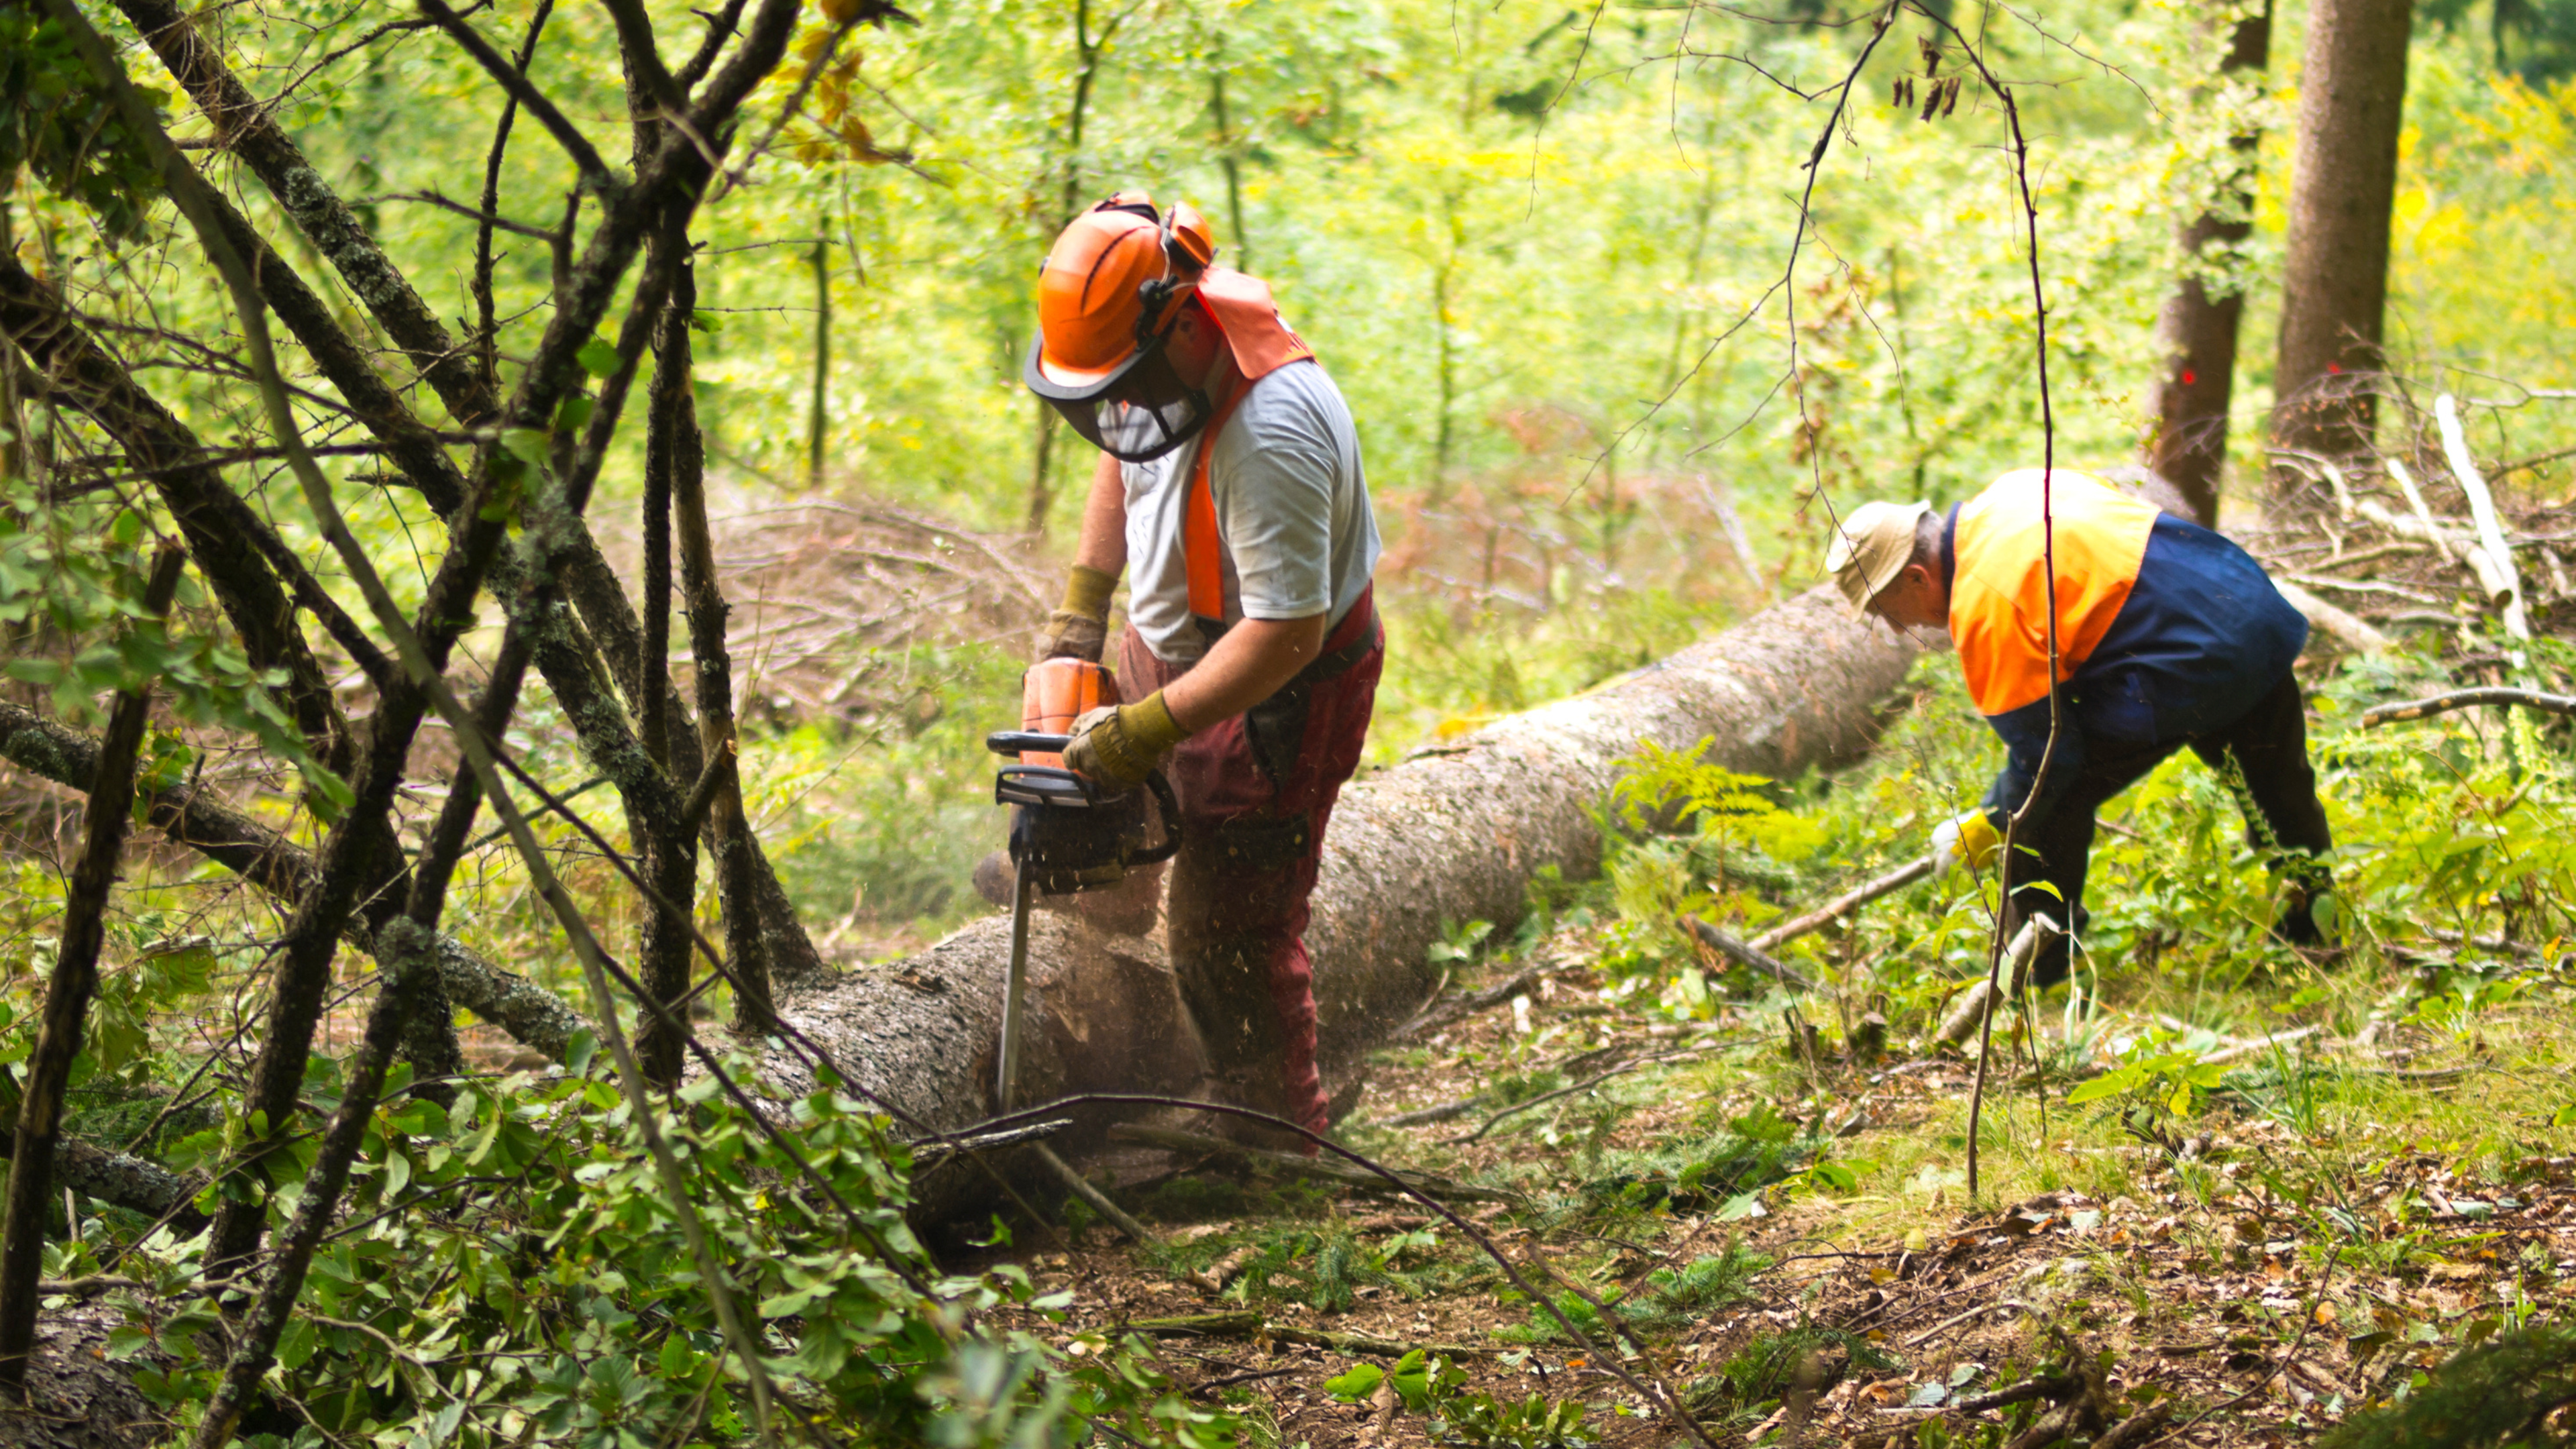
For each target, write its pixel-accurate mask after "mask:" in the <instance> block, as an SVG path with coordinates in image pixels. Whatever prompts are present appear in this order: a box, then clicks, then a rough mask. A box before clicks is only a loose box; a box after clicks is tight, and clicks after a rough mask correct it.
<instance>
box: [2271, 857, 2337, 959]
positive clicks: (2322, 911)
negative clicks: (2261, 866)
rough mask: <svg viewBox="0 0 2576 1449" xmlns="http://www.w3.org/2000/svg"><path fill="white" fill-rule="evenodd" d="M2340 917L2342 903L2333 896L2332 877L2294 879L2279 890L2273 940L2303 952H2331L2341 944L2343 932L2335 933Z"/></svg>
mask: <svg viewBox="0 0 2576 1449" xmlns="http://www.w3.org/2000/svg"><path fill="white" fill-rule="evenodd" d="M2342 915H2343V902H2342V901H2341V900H2340V899H2338V898H2337V897H2336V895H2335V893H2334V878H2333V877H2332V876H2329V875H2326V874H2324V873H2322V872H2319V873H2315V874H2311V875H2306V876H2300V875H2293V876H2291V877H2290V879H2289V880H2288V882H2287V883H2286V884H2285V885H2284V886H2283V887H2282V891H2281V909H2280V911H2279V913H2278V914H2276V915H2274V916H2273V918H2272V936H2273V939H2275V940H2279V941H2285V942H2287V943H2289V944H2290V945H2293V946H2297V947H2299V948H2301V949H2302V950H2308V951H2331V950H2333V949H2335V948H2336V947H2337V946H2339V945H2341V944H2342V942H2343V932H2342V931H2341V930H2339V929H2337V928H2338V927H2339V926H2340V925H2341V923H2342V921H2341V918H2342Z"/></svg>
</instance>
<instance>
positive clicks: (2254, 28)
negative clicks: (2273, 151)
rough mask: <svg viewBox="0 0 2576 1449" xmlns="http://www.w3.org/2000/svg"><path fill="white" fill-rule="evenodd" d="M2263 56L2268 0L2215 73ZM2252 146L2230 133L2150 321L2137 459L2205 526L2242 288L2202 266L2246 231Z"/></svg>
mask: <svg viewBox="0 0 2576 1449" xmlns="http://www.w3.org/2000/svg"><path fill="white" fill-rule="evenodd" d="M2271 55H2272V12H2271V6H2270V4H2269V3H2268V0H2267V3H2266V4H2265V6H2264V8H2263V10H2262V12H2261V13H2259V14H2254V15H2248V16H2246V17H2245V18H2243V19H2241V20H2239V21H2237V22H2236V30H2235V33H2234V35H2233V36H2231V37H2230V38H2229V41H2228V46H2227V55H2226V57H2225V58H2224V59H2222V60H2221V61H2220V62H2219V65H2218V71H2219V75H2220V76H2221V77H2226V76H2232V75H2236V74H2239V73H2242V72H2247V71H2251V72H2253V73H2255V74H2257V75H2260V74H2261V73H2262V71H2263V69H2264V67H2265V66H2266V65H2268V64H2269V63H2270V61H2271ZM2256 142H2257V138H2256V137H2255V136H2254V135H2253V134H2252V133H2250V132H2248V133H2244V134H2240V135H2237V136H2235V137H2233V138H2231V139H2230V141H2229V143H2228V144H2229V147H2230V149H2231V150H2232V151H2233V152H2234V154H2235V161H2234V163H2233V165H2232V167H2231V169H2230V171H2229V174H2228V175H2227V177H2226V178H2225V179H2224V180H2223V181H2221V182H2220V183H2219V186H2218V189H2217V192H2216V194H2214V195H2213V196H2211V197H2210V200H2209V207H2208V209H2207V210H2205V211H2203V212H2202V213H2201V214H2200V216H2199V218H2198V219H2197V220H2195V221H2193V222H2192V224H2191V225H2190V226H2188V227H2186V228H2184V229H2183V234H2182V250H2183V274H2182V280H2181V281H2180V282H2179V283H2178V284H2177V285H2176V286H2175V288H2174V292H2173V295H2172V296H2171V297H2169V298H2167V299H2166V300H2165V306H2164V312H2163V313H2162V315H2160V316H2159V317H2158V318H2157V319H2156V340H2157V342H2158V343H2160V344H2161V345H2162V348H2163V351H2164V361H2165V373H2164V376H2163V377H2162V378H2161V379H2159V380H2158V382H2157V384H2156V433H2155V439H2154V441H2153V442H2151V443H2150V444H2149V445H2148V448H2147V456H2146V465H2147V467H2148V468H2150V469H2152V470H2153V471H2154V472H2156V473H2157V474H2158V475H2160V476H2162V477H2163V478H2164V479H2166V480H2167V481H2168V482H2170V483H2172V484H2173V485H2174V487H2176V488H2177V489H2179V490H2181V493H2182V496H2183V499H2184V501H2185V502H2186V503H2188V504H2189V505H2190V508H2191V517H2192V518H2193V519H2194V520H2195V521H2197V522H2198V523H2200V524H2201V525H2202V526H2204V527H2208V528H2215V527H2217V526H2218V489H2219V478H2220V475H2221V474H2222V473H2223V472H2224V471H2225V470H2226V467H2227V408H2228V403H2229V400H2230V397H2231V395H2232V394H2233V393H2234V391H2235V385H2236V330H2237V323H2238V321H2239V319H2240V318H2241V317H2242V316H2243V315H2244V312H2245V294H2244V293H2243V291H2241V290H2240V289H2238V288H2237V287H2236V286H2235V285H2234V283H2233V282H2232V281H2230V280H2228V279H2225V278H2213V277H2211V276H2210V275H2209V267H2210V264H2212V263H2214V262H2220V261H2223V260H2224V259H2225V257H2226V254H2227V253H2229V252H2232V251H2233V250H2234V249H2235V248H2236V247H2238V246H2241V245H2242V244H2243V243H2244V241H2245V239H2246V238H2247V237H2248V236H2251V235H2252V234H2253V231H2254V224H2253V222H2252V220H2251V219H2250V218H2249V217H2248V215H2247V213H2248V212H2249V211H2250V210H2251V208H2252V206H2253V203H2254V198H2253V195H2252V192H2253V189H2254V186H2253V183H2254V149H2255V145H2256ZM2213 244H2215V245H2213ZM2213 281H2215V282H2216V287H2215V289H2213V287H2212V283H2213Z"/></svg>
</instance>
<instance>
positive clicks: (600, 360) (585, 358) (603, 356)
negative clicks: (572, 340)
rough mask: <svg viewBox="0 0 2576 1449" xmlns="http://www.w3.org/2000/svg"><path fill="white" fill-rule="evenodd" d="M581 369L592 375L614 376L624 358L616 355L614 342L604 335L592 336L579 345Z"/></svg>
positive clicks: (622, 363) (623, 363) (622, 364)
mask: <svg viewBox="0 0 2576 1449" xmlns="http://www.w3.org/2000/svg"><path fill="white" fill-rule="evenodd" d="M580 356H581V370H582V371H584V372H587V373H589V374H590V375H591V376H593V377H600V378H607V377H615V376H616V375H617V369H618V368H620V367H622V366H624V365H625V361H626V359H624V358H622V357H619V356H618V355H617V346H616V344H614V343H612V342H610V341H609V340H608V339H607V338H605V337H593V338H592V339H590V340H589V341H588V342H585V343H583V344H582V345H581V353H580Z"/></svg>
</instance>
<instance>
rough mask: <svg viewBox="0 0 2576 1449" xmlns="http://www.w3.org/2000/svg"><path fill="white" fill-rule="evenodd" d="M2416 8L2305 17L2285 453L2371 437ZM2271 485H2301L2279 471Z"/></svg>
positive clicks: (2407, 2)
mask: <svg viewBox="0 0 2576 1449" xmlns="http://www.w3.org/2000/svg"><path fill="white" fill-rule="evenodd" d="M2413 12H2414V0H2317V3H2316V4H2315V5H2314V6H2313V7H2311V8H2310V10H2309V11H2308V40H2307V52H2306V58H2305V61H2304V62H2303V66H2304V69H2303V73H2302V74H2301V76H2300V78H2299V136H2298V144H2297V148H2296V150H2295V152H2294V153H2293V156H2292V160H2291V169H2290V234H2289V255H2288V259H2287V261H2286V263H2285V264H2284V266H2283V268H2282V297H2281V339H2280V352H2279V357H2278V361H2277V362H2276V364H2275V366H2274V368H2273V376H2272V392H2273V397H2274V399H2275V402H2274V405H2273V408H2274V410H2273V416H2272V438H2273V441H2274V442H2275V443H2276V444H2277V445H2278V446H2280V447H2284V448H2296V449H2299V450H2301V451H2304V452H2309V453H2316V454H2319V455H2322V456H2325V457H2329V458H2332V457H2340V456H2343V455H2345V454H2348V453H2353V452H2358V451H2360V450H2362V449H2364V448H2366V447H2368V446H2369V444H2370V441H2371V434H2372V428H2373V424H2374V422H2375V420H2376V416H2375V410H2374V407H2373V396H2372V390H2371V385H2370V378H2371V376H2372V375H2373V374H2375V373H2377V372H2379V371H2380V370H2381V368H2382V367H2383V365H2384V358H2383V354H2382V352H2381V347H2380V339H2381V336H2382V333H2381V324H2382V318H2383V314H2384V313H2385V311H2386V309H2387V303H2388V236H2389V209H2390V207H2391V206H2392V205H2393V204H2394V203H2395V200H2396V196H2397V133H2398V128H2399V126H2400V124H2401V123H2402V122H2403V120H2404V118H2405V108H2406V42H2407V33H2408V26H2409V23H2410V21H2411V20H2412V17H2413ZM2274 486H2275V491H2276V493H2282V492H2285V491H2286V490H2287V489H2288V488H2289V487H2292V486H2295V485H2294V484H2293V483H2292V482H2291V480H2290V479H2289V477H2288V476H2287V475H2283V474H2280V473H2278V472H2276V473H2275V474H2274Z"/></svg>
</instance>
